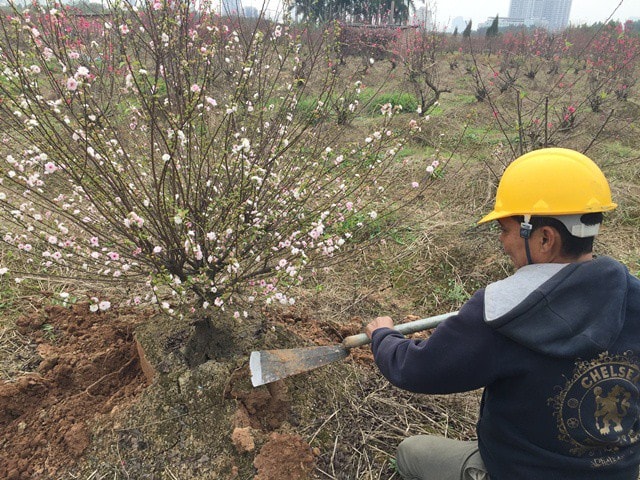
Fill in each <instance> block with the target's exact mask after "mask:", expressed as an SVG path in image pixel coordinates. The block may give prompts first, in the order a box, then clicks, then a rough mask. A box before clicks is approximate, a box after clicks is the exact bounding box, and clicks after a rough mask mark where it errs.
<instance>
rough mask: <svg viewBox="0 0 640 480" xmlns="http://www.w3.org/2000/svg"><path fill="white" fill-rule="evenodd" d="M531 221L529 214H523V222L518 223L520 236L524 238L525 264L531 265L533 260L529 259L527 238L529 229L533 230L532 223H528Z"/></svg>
mask: <svg viewBox="0 0 640 480" xmlns="http://www.w3.org/2000/svg"><path fill="white" fill-rule="evenodd" d="M530 221H531V215H525V216H524V222H522V223H521V224H520V236H521V237H522V238H524V251H525V253H526V254H527V264H528V265H533V260H532V259H531V249H530V248H529V238H530V237H531V231H532V230H533V225H531V223H529V222H530Z"/></svg>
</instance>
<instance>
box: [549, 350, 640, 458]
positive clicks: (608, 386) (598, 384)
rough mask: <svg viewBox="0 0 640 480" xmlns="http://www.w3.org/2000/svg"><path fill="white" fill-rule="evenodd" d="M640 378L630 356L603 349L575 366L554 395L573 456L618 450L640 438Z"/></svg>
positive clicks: (562, 431) (559, 421) (557, 415)
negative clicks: (639, 403) (639, 406)
mask: <svg viewBox="0 0 640 480" xmlns="http://www.w3.org/2000/svg"><path fill="white" fill-rule="evenodd" d="M638 382H640V367H639V366H638V363H637V359H636V358H635V357H632V356H631V355H626V354H624V355H609V354H608V353H607V352H604V353H602V354H600V356H599V357H597V358H595V359H593V360H590V361H579V362H578V363H577V364H576V368H575V370H574V373H573V377H572V378H570V379H568V380H567V382H566V383H565V385H564V386H561V387H558V388H559V390H560V391H559V394H558V395H556V396H555V397H553V398H550V399H549V403H550V404H551V405H553V407H554V415H555V418H556V421H557V425H558V430H559V437H558V438H559V439H560V440H562V441H564V442H567V443H569V444H570V448H571V450H570V451H571V453H572V454H574V455H584V454H591V455H600V454H602V453H603V452H609V453H615V452H616V451H617V450H618V449H619V448H620V447H623V446H626V445H629V444H632V443H636V442H637V441H638V440H639V436H640V432H639V431H638V430H639V429H640V418H639V415H640V413H639V412H638V411H637V409H636V407H635V406H636V405H637V404H638V397H639V395H640V391H639V389H638ZM608 458H611V459H612V460H615V457H608Z"/></svg>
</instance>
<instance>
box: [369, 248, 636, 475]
mask: <svg viewBox="0 0 640 480" xmlns="http://www.w3.org/2000/svg"><path fill="white" fill-rule="evenodd" d="M372 350H373V354H374V357H375V361H376V363H377V365H378V367H379V368H380V370H381V372H382V373H383V375H384V376H385V377H386V378H387V379H389V381H390V382H391V383H393V384H394V385H396V386H398V387H400V388H403V389H406V390H410V391H413V392H419V393H429V394H443V393H454V392H464V391H469V390H474V389H477V388H481V387H484V393H483V398H482V404H481V407H480V419H479V421H478V425H477V434H478V444H479V448H480V454H481V455H482V459H483V460H484V463H485V465H486V467H487V470H488V472H489V475H490V477H491V480H514V479H518V480H554V479H557V480H584V479H598V480H636V479H637V478H638V464H639V463H640V444H639V441H640V363H639V360H638V357H640V280H639V279H638V278H636V277H634V276H632V275H631V274H630V273H629V272H628V271H627V269H626V268H625V267H624V266H623V265H622V264H620V263H618V262H616V261H615V260H613V259H611V258H608V257H600V258H597V259H595V260H592V261H588V262H582V263H570V264H541V265H529V266H526V267H523V268H521V269H519V270H518V271H517V272H516V273H515V274H514V275H513V276H511V277H508V278H506V279H504V280H501V281H499V282H496V283H493V284H491V285H489V286H488V287H487V288H486V289H483V290H480V291H478V292H476V293H475V294H474V296H473V297H472V298H471V299H470V300H469V301H468V302H467V303H465V305H463V307H462V308H461V309H460V312H459V313H458V315H456V316H454V317H451V318H449V319H447V320H446V321H444V322H443V323H442V324H441V325H440V326H438V328H436V330H435V331H434V332H433V334H432V335H431V336H430V337H429V338H428V339H426V340H411V339H406V338H404V337H403V336H402V335H401V334H400V333H398V332H397V331H395V330H393V329H389V328H382V329H378V330H376V331H375V332H374V333H373V342H372Z"/></svg>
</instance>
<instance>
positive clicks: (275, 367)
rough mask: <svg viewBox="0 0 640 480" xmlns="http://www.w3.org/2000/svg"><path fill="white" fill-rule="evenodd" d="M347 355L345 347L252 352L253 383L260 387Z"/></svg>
mask: <svg viewBox="0 0 640 480" xmlns="http://www.w3.org/2000/svg"><path fill="white" fill-rule="evenodd" d="M347 355H349V350H348V349H347V348H345V347H344V346H343V345H331V346H327V347H308V348H290V349H283V350H268V351H267V350H263V351H260V352H251V357H250V358H249V368H250V370H251V383H252V384H253V386H254V387H258V386H260V385H264V384H266V383H271V382H275V381H276V380H280V379H282V378H285V377H289V376H291V375H296V374H298V373H302V372H307V371H309V370H313V369H314V368H317V367H321V366H323V365H328V364H329V363H332V362H336V361H338V360H342V359H343V358H346V357H347ZM262 365H268V366H269V368H268V369H263V368H262Z"/></svg>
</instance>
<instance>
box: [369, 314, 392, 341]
mask: <svg viewBox="0 0 640 480" xmlns="http://www.w3.org/2000/svg"><path fill="white" fill-rule="evenodd" d="M379 328H393V320H392V319H391V317H377V318H376V319H375V320H373V321H372V322H370V323H369V325H367V326H366V327H365V330H364V331H365V333H366V334H367V337H369V338H371V335H373V332H374V331H375V330H377V329H379Z"/></svg>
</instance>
